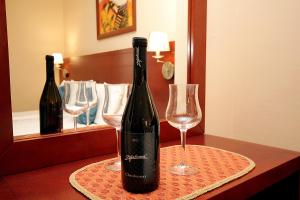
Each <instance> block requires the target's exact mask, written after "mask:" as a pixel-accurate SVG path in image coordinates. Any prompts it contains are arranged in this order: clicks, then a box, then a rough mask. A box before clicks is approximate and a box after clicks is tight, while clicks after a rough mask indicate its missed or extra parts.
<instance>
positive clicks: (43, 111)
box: [40, 55, 63, 134]
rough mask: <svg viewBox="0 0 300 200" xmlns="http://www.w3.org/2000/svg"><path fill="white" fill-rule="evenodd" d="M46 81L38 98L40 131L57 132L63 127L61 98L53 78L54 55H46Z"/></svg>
mask: <svg viewBox="0 0 300 200" xmlns="http://www.w3.org/2000/svg"><path fill="white" fill-rule="evenodd" d="M46 71H47V77H46V83H45V86H44V89H43V93H42V96H41V99H40V133H41V134H49V133H58V132H61V130H62V128H63V114H62V100H61V97H60V95H59V91H58V88H57V86H56V83H55V80H54V57H53V56H49V55H47V56H46Z"/></svg>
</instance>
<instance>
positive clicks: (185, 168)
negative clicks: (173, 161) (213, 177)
mask: <svg viewBox="0 0 300 200" xmlns="http://www.w3.org/2000/svg"><path fill="white" fill-rule="evenodd" d="M170 172H171V173H172V174H176V175H180V176H188V175H193V174H197V173H198V169H197V168H195V167H192V166H190V165H185V164H178V165H175V166H173V167H171V168H170Z"/></svg>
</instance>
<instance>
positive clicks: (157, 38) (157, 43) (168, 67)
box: [148, 31, 174, 80]
mask: <svg viewBox="0 0 300 200" xmlns="http://www.w3.org/2000/svg"><path fill="white" fill-rule="evenodd" d="M148 51H149V52H155V55H154V56H152V57H153V58H155V59H156V62H161V63H163V66H162V75H163V77H164V78H165V79H167V80H169V79H171V78H172V77H173V76H174V64H173V63H171V62H170V61H161V60H160V59H161V58H163V57H164V56H163V55H161V54H160V52H163V51H170V45H169V39H168V35H167V34H166V33H164V32H158V31H154V32H151V33H150V36H149V44H148Z"/></svg>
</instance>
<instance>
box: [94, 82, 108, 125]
mask: <svg viewBox="0 0 300 200" xmlns="http://www.w3.org/2000/svg"><path fill="white" fill-rule="evenodd" d="M96 91H97V95H98V108H97V114H96V117H95V121H94V123H95V124H106V123H105V122H104V120H103V118H102V110H103V104H104V98H105V89H104V84H102V83H97V84H96Z"/></svg>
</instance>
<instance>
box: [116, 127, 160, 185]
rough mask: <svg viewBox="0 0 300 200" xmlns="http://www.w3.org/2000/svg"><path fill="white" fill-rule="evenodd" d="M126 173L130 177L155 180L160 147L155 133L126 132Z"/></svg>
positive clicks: (124, 162) (124, 149)
mask: <svg viewBox="0 0 300 200" xmlns="http://www.w3.org/2000/svg"><path fill="white" fill-rule="evenodd" d="M125 138H126V139H125V140H126V142H125V144H126V147H125V148H123V149H122V150H123V151H124V158H123V159H124V160H123V164H124V169H125V173H124V175H125V176H126V177H128V178H133V179H143V180H146V179H147V180H153V179H155V178H156V176H157V172H156V171H157V170H159V169H157V168H158V167H159V165H158V162H159V160H158V159H159V153H158V151H159V149H158V148H159V147H158V143H159V142H158V139H156V137H155V133H151V132H150V133H126V136H125Z"/></svg>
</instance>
